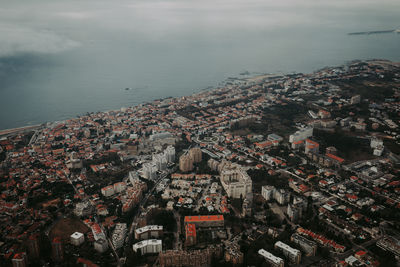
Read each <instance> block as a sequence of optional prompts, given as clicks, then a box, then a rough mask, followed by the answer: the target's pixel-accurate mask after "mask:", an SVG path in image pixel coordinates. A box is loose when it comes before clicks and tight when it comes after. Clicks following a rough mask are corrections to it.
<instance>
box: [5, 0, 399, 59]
mask: <svg viewBox="0 0 400 267" xmlns="http://www.w3.org/2000/svg"><path fill="white" fill-rule="evenodd" d="M255 7H259V9H257V8H255ZM380 9H384V10H385V13H384V14H385V17H382V16H380V17H378V16H376V15H375V14H382V12H378V11H379V10H380ZM257 10H258V11H257ZM399 11H400V1H398V0H391V1H389V0H380V1H372V0H352V1H349V0H336V1H335V0H334V1H320V0H283V1H275V0H273V1H272V0H246V1H244V0H231V1H227V0H216V1H215V0H212V1H211V0H204V1H188V0H176V1H174V0H168V1H160V0H155V1H148V0H146V1H140V0H139V1H126V0H121V1H104V0H83V1H82V0H70V1H53V0H35V1H30V0H18V1H15V0H2V3H1V5H0V36H1V42H0V58H4V57H13V56H19V55H21V54H54V53H60V52H63V51H66V50H71V49H75V48H77V47H79V46H82V45H85V44H88V43H90V42H95V41H102V40H107V39H108V38H113V37H114V36H116V38H121V36H123V35H126V34H128V35H135V36H137V38H138V39H143V40H151V41H154V42H162V41H163V40H165V39H168V38H171V36H172V37H176V38H182V39H184V36H185V35H184V34H185V33H187V32H196V33H197V34H198V35H200V36H201V35H202V34H207V35H208V37H209V36H210V35H211V36H212V35H213V34H214V35H215V38H222V40H223V38H229V36H224V31H225V30H226V31H227V32H228V30H231V29H237V30H242V31H249V29H253V30H254V31H259V30H260V28H262V29H265V28H268V27H270V28H273V27H277V26H279V27H284V26H285V25H287V26H288V27H290V26H291V25H293V22H294V21H295V22H297V23H300V24H302V25H303V26H308V27H313V24H314V23H315V20H316V18H318V21H319V23H320V24H322V25H325V26H326V27H335V22H336V21H337V20H338V19H340V20H342V21H344V22H346V23H347V24H348V26H349V28H352V27H354V30H357V31H362V30H375V29H381V28H380V25H382V24H383V25H384V24H385V19H386V18H387V19H388V20H390V19H391V18H392V17H393V16H398V14H399ZM365 14H369V15H370V16H371V20H370V23H369V25H365V27H360V25H358V24H357V17H358V16H365ZM399 23H400V22H399ZM355 27H357V28H355ZM393 27H400V25H393ZM182 41H187V40H182ZM189 41H190V40H189ZM189 43H190V42H189Z"/></svg>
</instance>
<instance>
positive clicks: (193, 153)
mask: <svg viewBox="0 0 400 267" xmlns="http://www.w3.org/2000/svg"><path fill="white" fill-rule="evenodd" d="M201 153H202V152H201V149H200V148H199V147H194V148H192V149H190V150H189V155H190V157H191V158H192V160H193V162H194V163H198V162H200V161H201Z"/></svg>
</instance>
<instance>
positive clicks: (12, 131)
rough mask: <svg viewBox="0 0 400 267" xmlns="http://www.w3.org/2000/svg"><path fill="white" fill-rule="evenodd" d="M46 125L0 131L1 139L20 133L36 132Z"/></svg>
mask: <svg viewBox="0 0 400 267" xmlns="http://www.w3.org/2000/svg"><path fill="white" fill-rule="evenodd" d="M44 124H45V123H42V124H35V125H29V126H22V127H17V128H10V129H4V130H0V138H1V137H3V136H7V135H13V134H16V133H19V132H24V131H31V130H35V129H37V128H40V127H42V126H43V125H44Z"/></svg>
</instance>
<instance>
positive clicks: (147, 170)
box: [142, 162, 158, 180]
mask: <svg viewBox="0 0 400 267" xmlns="http://www.w3.org/2000/svg"><path fill="white" fill-rule="evenodd" d="M157 171H158V169H157V165H156V164H155V163H154V162H147V163H145V164H143V167H142V176H143V178H146V179H149V180H154V179H156V177H157Z"/></svg>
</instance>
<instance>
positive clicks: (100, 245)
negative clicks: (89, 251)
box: [94, 238, 108, 253]
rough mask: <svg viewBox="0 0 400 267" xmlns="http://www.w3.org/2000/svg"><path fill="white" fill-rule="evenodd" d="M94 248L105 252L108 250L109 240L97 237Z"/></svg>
mask: <svg viewBox="0 0 400 267" xmlns="http://www.w3.org/2000/svg"><path fill="white" fill-rule="evenodd" d="M94 249H95V250H96V251H97V252H99V253H103V252H105V251H107V250H108V242H107V241H106V240H105V239H103V238H100V239H97V240H96V241H95V242H94Z"/></svg>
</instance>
